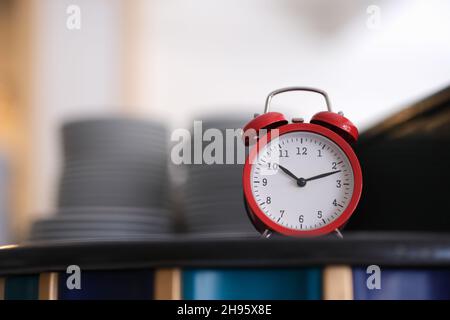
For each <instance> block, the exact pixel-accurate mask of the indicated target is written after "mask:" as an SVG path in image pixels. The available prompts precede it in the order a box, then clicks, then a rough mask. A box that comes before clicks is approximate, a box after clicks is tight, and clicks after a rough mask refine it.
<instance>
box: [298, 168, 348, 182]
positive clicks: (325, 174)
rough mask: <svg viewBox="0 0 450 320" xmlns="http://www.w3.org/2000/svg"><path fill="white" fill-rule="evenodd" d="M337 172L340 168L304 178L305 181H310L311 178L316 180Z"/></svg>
mask: <svg viewBox="0 0 450 320" xmlns="http://www.w3.org/2000/svg"><path fill="white" fill-rule="evenodd" d="M339 172H341V170H338V171H332V172H327V173H322V174H319V175H318V176H314V177H311V178H308V179H305V181H311V180H317V179H320V178H325V177H328V176H331V175H332V174H335V173H339Z"/></svg>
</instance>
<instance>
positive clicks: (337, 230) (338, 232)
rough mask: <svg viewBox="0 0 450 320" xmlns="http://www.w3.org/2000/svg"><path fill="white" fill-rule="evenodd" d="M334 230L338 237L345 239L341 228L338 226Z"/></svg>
mask: <svg viewBox="0 0 450 320" xmlns="http://www.w3.org/2000/svg"><path fill="white" fill-rule="evenodd" d="M334 232H335V233H336V237H338V238H339V239H344V236H343V235H342V233H341V230H339V229H338V228H336V229H335V230H334Z"/></svg>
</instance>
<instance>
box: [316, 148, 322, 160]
mask: <svg viewBox="0 0 450 320" xmlns="http://www.w3.org/2000/svg"><path fill="white" fill-rule="evenodd" d="M317 153H318V155H317V157H318V158H321V157H322V150H317Z"/></svg>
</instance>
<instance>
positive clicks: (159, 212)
mask: <svg viewBox="0 0 450 320" xmlns="http://www.w3.org/2000/svg"><path fill="white" fill-rule="evenodd" d="M78 214H80V215H85V214H87V215H90V214H95V215H100V214H106V215H108V214H116V215H125V216H127V215H130V214H131V215H138V216H143V217H146V216H148V217H153V216H155V217H158V216H161V217H167V216H170V215H171V212H170V211H169V210H166V209H163V208H134V207H128V208H127V207H77V208H59V209H58V215H78Z"/></svg>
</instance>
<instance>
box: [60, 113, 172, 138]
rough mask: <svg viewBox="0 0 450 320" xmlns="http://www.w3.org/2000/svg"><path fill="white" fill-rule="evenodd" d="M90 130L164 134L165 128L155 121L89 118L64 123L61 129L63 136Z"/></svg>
mask: <svg viewBox="0 0 450 320" xmlns="http://www.w3.org/2000/svg"><path fill="white" fill-rule="evenodd" d="M90 130H93V131H95V130H100V131H105V130H119V131H122V132H123V131H125V132H154V131H156V132H164V131H167V130H166V127H165V126H164V125H163V124H162V123H160V122H156V121H151V120H142V119H131V118H118V117H110V118H97V119H94V118H91V119H80V120H75V121H70V122H66V123H65V124H64V126H63V127H62V131H63V132H64V133H65V134H71V133H77V132H89V131H90Z"/></svg>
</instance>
